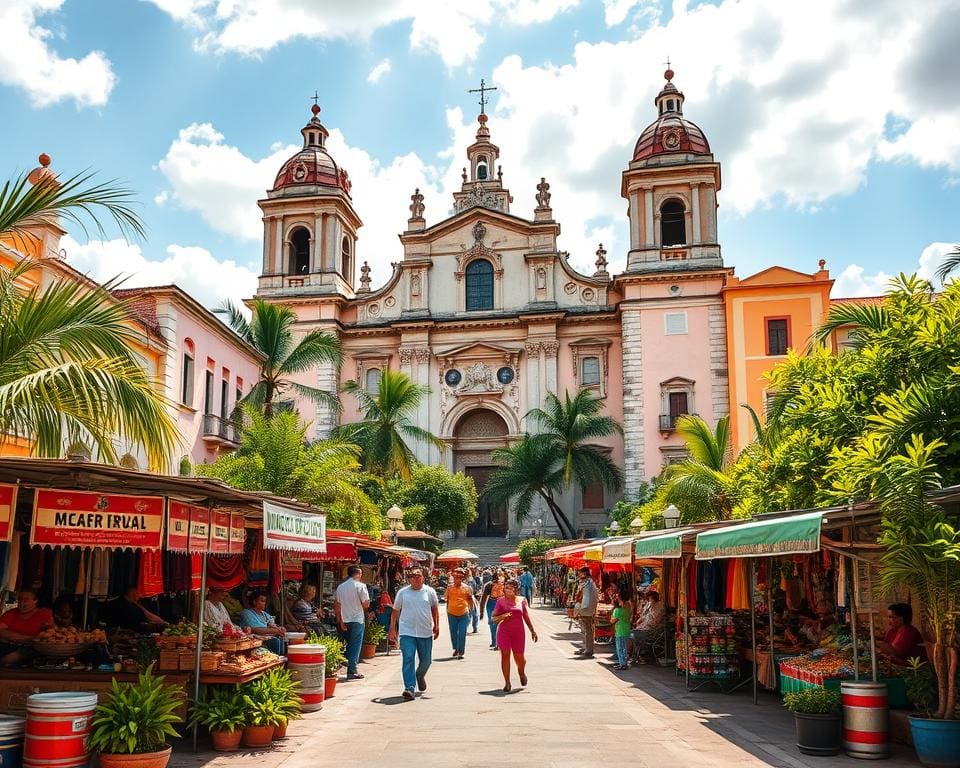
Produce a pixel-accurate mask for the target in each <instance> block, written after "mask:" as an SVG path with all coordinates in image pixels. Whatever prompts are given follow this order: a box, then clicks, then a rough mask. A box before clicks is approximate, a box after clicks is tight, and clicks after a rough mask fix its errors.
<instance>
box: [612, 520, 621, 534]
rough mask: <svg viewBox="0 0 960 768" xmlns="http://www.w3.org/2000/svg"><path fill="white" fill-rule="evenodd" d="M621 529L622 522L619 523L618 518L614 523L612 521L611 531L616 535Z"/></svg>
mask: <svg viewBox="0 0 960 768" xmlns="http://www.w3.org/2000/svg"><path fill="white" fill-rule="evenodd" d="M619 530H620V523H618V522H617V521H616V520H614V521H613V522H612V523H610V533H612V534H613V535H614V536H616V535H617V531H619Z"/></svg>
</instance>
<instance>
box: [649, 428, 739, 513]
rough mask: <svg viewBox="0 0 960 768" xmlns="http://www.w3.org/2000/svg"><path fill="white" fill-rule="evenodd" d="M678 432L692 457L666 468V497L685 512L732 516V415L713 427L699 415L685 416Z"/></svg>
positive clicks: (733, 496)
mask: <svg viewBox="0 0 960 768" xmlns="http://www.w3.org/2000/svg"><path fill="white" fill-rule="evenodd" d="M677 432H678V433H679V434H680V435H681V436H682V437H683V439H684V442H685V443H686V446H687V450H688V451H689V453H690V457H689V458H688V459H686V460H685V461H681V462H679V463H677V464H671V465H670V466H669V467H667V469H666V470H665V471H664V476H663V482H664V484H665V487H666V501H667V502H668V503H671V504H676V505H677V507H679V508H680V510H681V512H684V513H686V515H685V516H687V517H692V516H694V515H696V516H697V517H702V516H703V515H704V513H705V514H706V515H707V516H708V517H709V518H712V519H715V520H728V519H729V518H730V515H731V512H732V510H733V506H734V502H735V500H736V483H735V482H734V480H733V478H732V477H731V476H730V474H729V473H728V472H727V470H728V469H729V467H730V417H729V416H724V417H723V418H722V419H720V420H719V421H718V422H717V426H716V429H715V430H713V431H711V430H710V427H709V426H708V425H707V423H706V422H705V421H704V420H703V419H701V418H700V417H699V416H681V417H680V418H679V419H678V420H677Z"/></svg>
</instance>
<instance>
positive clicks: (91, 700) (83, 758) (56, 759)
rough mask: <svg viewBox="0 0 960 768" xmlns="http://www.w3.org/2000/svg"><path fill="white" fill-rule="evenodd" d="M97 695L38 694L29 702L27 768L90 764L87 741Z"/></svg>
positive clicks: (25, 747)
mask: <svg viewBox="0 0 960 768" xmlns="http://www.w3.org/2000/svg"><path fill="white" fill-rule="evenodd" d="M96 706H97V694H95V693H35V694H33V695H32V696H30V697H28V698H27V723H26V739H25V740H24V744H23V768H81V767H83V766H86V765H88V764H89V762H90V750H89V748H88V746H87V741H88V739H89V736H90V724H91V722H92V721H93V711H94V709H95V708H96Z"/></svg>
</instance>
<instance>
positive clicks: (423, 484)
mask: <svg viewBox="0 0 960 768" xmlns="http://www.w3.org/2000/svg"><path fill="white" fill-rule="evenodd" d="M400 495H401V499H402V503H401V504H400V507H401V508H402V509H403V510H404V524H405V525H406V526H407V527H411V526H410V524H409V522H408V521H407V510H409V509H410V507H418V508H422V509H423V517H422V518H421V520H420V523H419V525H420V529H421V530H424V531H426V532H427V533H431V534H433V535H434V536H438V535H439V534H440V533H441V532H442V531H460V530H463V529H464V528H466V527H467V526H468V525H469V524H470V523H472V522H473V521H474V520H476V519H477V487H476V485H475V484H474V482H473V478H470V477H467V476H466V475H464V474H463V473H462V472H457V473H456V474H454V473H452V472H450V471H449V470H448V469H447V468H446V467H444V466H441V465H438V464H435V465H431V466H423V465H420V466H416V467H414V468H413V471H412V472H411V476H410V482H409V483H404V484H403V488H402V491H401V494H400Z"/></svg>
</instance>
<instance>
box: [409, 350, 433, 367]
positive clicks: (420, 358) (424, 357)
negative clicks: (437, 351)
mask: <svg viewBox="0 0 960 768" xmlns="http://www.w3.org/2000/svg"><path fill="white" fill-rule="evenodd" d="M413 355H414V357H416V358H417V362H418V363H420V364H423V363H427V362H430V349H429V347H416V348H415V349H414V350H413Z"/></svg>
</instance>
